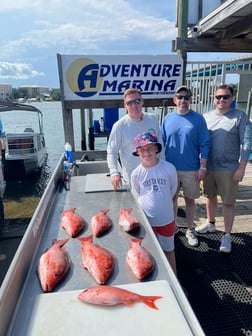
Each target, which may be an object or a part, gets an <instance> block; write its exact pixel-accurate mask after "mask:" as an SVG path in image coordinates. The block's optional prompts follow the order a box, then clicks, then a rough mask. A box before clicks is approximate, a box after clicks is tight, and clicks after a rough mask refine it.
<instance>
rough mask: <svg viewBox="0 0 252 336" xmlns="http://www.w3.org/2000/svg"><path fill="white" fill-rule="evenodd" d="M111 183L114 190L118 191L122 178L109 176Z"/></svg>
mask: <svg viewBox="0 0 252 336" xmlns="http://www.w3.org/2000/svg"><path fill="white" fill-rule="evenodd" d="M111 183H112V185H113V187H114V190H115V191H116V190H118V189H119V188H121V186H122V178H121V176H120V175H113V176H111Z"/></svg>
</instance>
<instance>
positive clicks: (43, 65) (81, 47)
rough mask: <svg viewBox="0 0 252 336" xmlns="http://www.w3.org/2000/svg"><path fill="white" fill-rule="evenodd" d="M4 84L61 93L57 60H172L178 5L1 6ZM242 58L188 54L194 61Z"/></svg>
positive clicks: (86, 0) (6, 2) (169, 1)
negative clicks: (132, 57) (76, 57)
mask: <svg viewBox="0 0 252 336" xmlns="http://www.w3.org/2000/svg"><path fill="white" fill-rule="evenodd" d="M0 22H1V28H2V29H1V39H0V83H7V84H11V85H12V87H14V88H17V87H19V86H22V85H42V86H47V87H49V88H59V86H60V85H59V76H58V65H57V54H58V53H59V54H63V55H65V54H69V55H167V54H172V40H175V39H176V36H177V28H176V0H61V1H59V0H50V1H45V0H32V1H31V0H15V1H11V0H1V4H0ZM236 55H239V54H220V53H219V54H218V53H211V54H210V53H209V54H208V53H204V55H202V53H201V54H199V53H188V55H187V57H188V60H189V61H190V60H191V61H195V60H200V61H206V60H212V61H215V60H219V61H220V60H224V59H227V58H231V57H235V56H236Z"/></svg>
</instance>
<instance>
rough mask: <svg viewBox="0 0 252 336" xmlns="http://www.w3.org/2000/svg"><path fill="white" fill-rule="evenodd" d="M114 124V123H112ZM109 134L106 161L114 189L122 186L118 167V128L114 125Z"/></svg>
mask: <svg viewBox="0 0 252 336" xmlns="http://www.w3.org/2000/svg"><path fill="white" fill-rule="evenodd" d="M114 126H115V125H114ZM114 126H113V128H112V131H111V133H110V136H109V140H108V146H107V163H108V168H109V173H110V178H111V183H112V185H113V187H114V190H117V189H119V188H120V187H121V186H122V178H121V174H120V171H121V169H120V167H119V161H118V159H119V150H120V143H121V142H120V137H119V136H118V132H119V130H118V129H117V128H116V127H114Z"/></svg>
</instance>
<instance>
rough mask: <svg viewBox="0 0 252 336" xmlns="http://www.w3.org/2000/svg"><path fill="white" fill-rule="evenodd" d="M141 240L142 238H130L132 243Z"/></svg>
mask: <svg viewBox="0 0 252 336" xmlns="http://www.w3.org/2000/svg"><path fill="white" fill-rule="evenodd" d="M142 240H143V238H130V241H131V242H132V243H139V244H141V242H142Z"/></svg>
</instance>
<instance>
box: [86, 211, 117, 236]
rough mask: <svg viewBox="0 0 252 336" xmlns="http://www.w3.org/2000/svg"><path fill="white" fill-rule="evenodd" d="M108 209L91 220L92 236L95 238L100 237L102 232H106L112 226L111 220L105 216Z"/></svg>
mask: <svg viewBox="0 0 252 336" xmlns="http://www.w3.org/2000/svg"><path fill="white" fill-rule="evenodd" d="M108 212H109V209H107V210H100V211H99V212H98V213H97V214H96V215H94V216H93V217H92V218H91V222H90V224H91V228H92V232H93V235H94V236H95V237H99V236H101V235H102V234H103V233H104V232H106V231H107V230H108V229H109V228H110V227H111V226H112V220H111V218H110V217H109V216H108V215H107V213H108Z"/></svg>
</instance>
